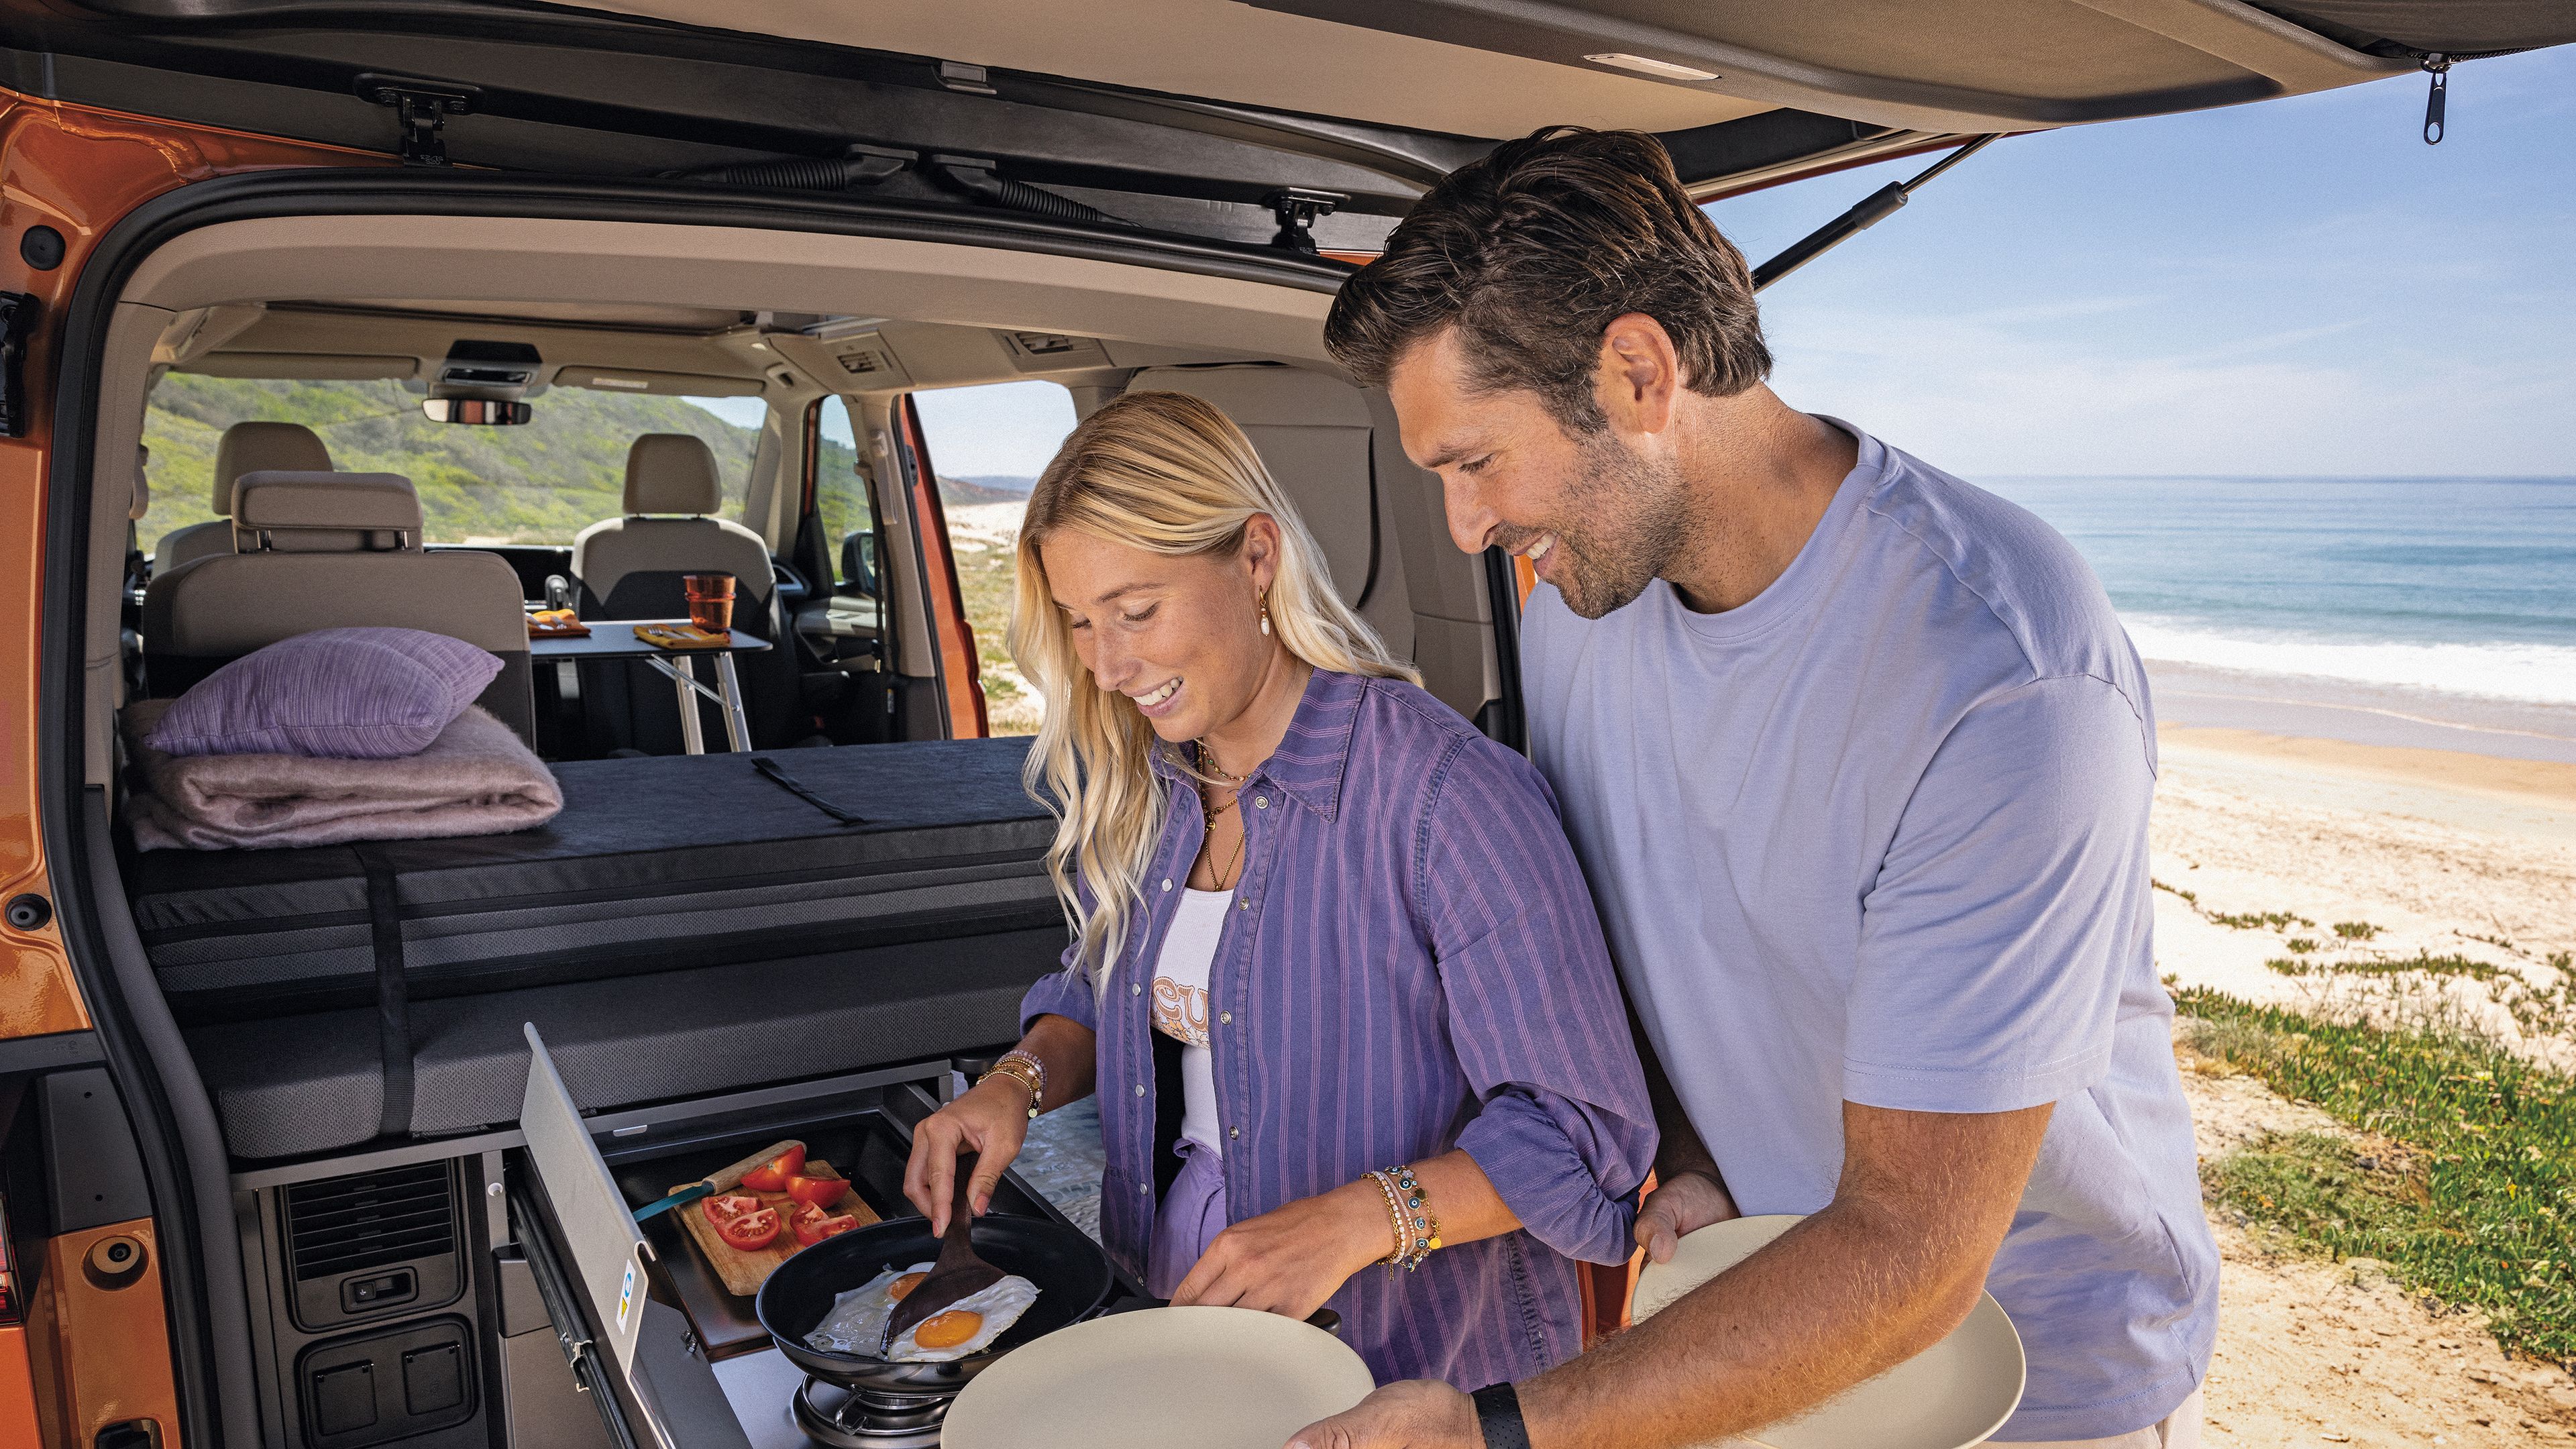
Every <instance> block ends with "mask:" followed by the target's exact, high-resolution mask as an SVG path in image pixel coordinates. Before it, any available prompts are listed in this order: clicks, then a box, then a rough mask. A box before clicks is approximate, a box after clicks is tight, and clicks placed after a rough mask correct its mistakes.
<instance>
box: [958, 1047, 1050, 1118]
mask: <svg viewBox="0 0 2576 1449" xmlns="http://www.w3.org/2000/svg"><path fill="white" fill-rule="evenodd" d="M995 1077H1008V1078H1009V1079H1011V1080H1012V1081H1014V1082H1017V1083H1019V1084H1020V1085H1021V1086H1022V1087H1025V1088H1027V1089H1028V1094H1029V1117H1030V1119H1031V1120H1035V1119H1036V1117H1037V1115H1038V1113H1039V1112H1040V1111H1042V1110H1044V1108H1045V1105H1046V1068H1045V1066H1043V1065H1037V1064H1033V1062H1032V1059H1031V1058H1029V1057H1027V1056H1023V1055H1013V1056H1007V1057H1004V1058H1002V1059H1001V1060H1000V1061H998V1062H995V1063H994V1064H993V1069H992V1070H991V1071H989V1072H986V1073H985V1074H984V1075H982V1076H980V1077H977V1078H976V1079H975V1085H976V1086H979V1087H980V1086H982V1085H984V1084H985V1083H986V1082H989V1081H991V1080H993V1079H994V1078H995Z"/></svg>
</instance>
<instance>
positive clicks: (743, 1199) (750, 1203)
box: [703, 1193, 760, 1228]
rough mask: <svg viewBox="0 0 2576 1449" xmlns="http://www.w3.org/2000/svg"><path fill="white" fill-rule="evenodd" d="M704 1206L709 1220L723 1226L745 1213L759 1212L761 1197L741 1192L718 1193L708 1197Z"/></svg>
mask: <svg viewBox="0 0 2576 1449" xmlns="http://www.w3.org/2000/svg"><path fill="white" fill-rule="evenodd" d="M703 1206H704V1207H705V1209H706V1214H707V1221H708V1222H711V1223H713V1224H715V1225H716V1226H717V1227H720V1228H721V1227H723V1226H724V1225H725V1224H727V1223H729V1222H732V1221H733V1220H734V1219H736V1218H738V1217H741V1216H742V1215H743V1214H745V1213H751V1212H758V1211H759V1210H760V1199H758V1198H756V1197H748V1196H745V1195H743V1194H741V1193H718V1194H716V1195H715V1196H714V1197H711V1198H708V1199H707V1200H706V1202H705V1203H704V1204H703Z"/></svg>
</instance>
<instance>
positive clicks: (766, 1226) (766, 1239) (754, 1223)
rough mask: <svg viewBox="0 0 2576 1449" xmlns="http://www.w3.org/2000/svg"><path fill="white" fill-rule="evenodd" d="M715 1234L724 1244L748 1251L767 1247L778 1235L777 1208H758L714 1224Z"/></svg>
mask: <svg viewBox="0 0 2576 1449" xmlns="http://www.w3.org/2000/svg"><path fill="white" fill-rule="evenodd" d="M716 1236H717V1237H719V1238H722V1239H724V1240H725V1246H727V1247H729V1248H734V1249H736V1250H738V1251H741V1252H745V1253H749V1252H753V1251H755V1250H757V1249H760V1248H766V1247H768V1246H769V1245H770V1244H771V1243H772V1242H774V1241H776V1239H777V1237H778V1209H776V1208H760V1209H758V1210H756V1211H753V1212H747V1213H744V1214H743V1215H742V1216H740V1217H737V1218H728V1219H726V1220H725V1221H723V1222H720V1223H717V1224H716Z"/></svg>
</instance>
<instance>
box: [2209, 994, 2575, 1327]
mask: <svg viewBox="0 0 2576 1449" xmlns="http://www.w3.org/2000/svg"><path fill="white" fill-rule="evenodd" d="M2404 969H2410V970H2421V969H2423V968H2422V967H2421V965H2420V964H2419V963H2414V962H2409V963H2404ZM2175 1002H2176V1006H2177V1009H2178V1010H2179V1011H2180V1012H2181V1013H2182V1014H2183V1016H2184V1017H2186V1018H2187V1019H2188V1020H2187V1021H2186V1023H2185V1025H2186V1035H2185V1040H2186V1041H2187V1042H2188V1043H2189V1044H2190V1045H2191V1046H2192V1047H2193V1049H2194V1050H2196V1051H2198V1052H2200V1053H2201V1054H2203V1055H2204V1056H2208V1057H2212V1058H2215V1059H2217V1060H2219V1061H2222V1062H2224V1063H2226V1064H2228V1065H2229V1066H2232V1067H2235V1068H2237V1069H2239V1070H2241V1071H2244V1072H2247V1073H2250V1074H2251V1075H2253V1076H2255V1077H2257V1078H2259V1079H2260V1080H2262V1081H2264V1082H2265V1083H2267V1084H2268V1085H2270V1086H2271V1087H2272V1089H2273V1090H2275V1091H2277V1092H2280V1093H2281V1094H2282V1095H2284V1096H2288V1097H2293V1098H2296V1099H2299V1100H2302V1101H2307V1102H2312V1103H2315V1104H2316V1105H2317V1106H2319V1107H2321V1108H2323V1109H2324V1110H2325V1111H2326V1112H2327V1113H2328V1114H2329V1115H2330V1116H2332V1117H2334V1118H2335V1119H2336V1120H2338V1121H2340V1122H2343V1123H2344V1124H2346V1125H2348V1126H2350V1127H2352V1128H2355V1129H2357V1130H2358V1131H2359V1132H2361V1133H2363V1134H2367V1136H2365V1137H2363V1138H2361V1139H2359V1140H2347V1139H2342V1138H2338V1137H2334V1136H2328V1135H2325V1134H2320V1133H2272V1134H2267V1135H2266V1136H2264V1137H2263V1138H2261V1139H2259V1140H2257V1141H2256V1142H2254V1143H2252V1144H2250V1145H2249V1146H2247V1147H2245V1148H2243V1149H2240V1150H2238V1151H2236V1152H2233V1153H2230V1154H2228V1155H2227V1156H2225V1157H2222V1158H2219V1159H2217V1160H2215V1161H2213V1162H2210V1163H2207V1164H2204V1165H2203V1167H2202V1170H2201V1176H2202V1181H2203V1185H2204V1186H2205V1187H2206V1189H2207V1190H2208V1193H2209V1196H2210V1198H2211V1199H2212V1201H2213V1202H2215V1203H2216V1204H2218V1205H2219V1206H2220V1207H2222V1208H2224V1209H2227V1210H2232V1211H2233V1212H2234V1213H2236V1214H2240V1215H2242V1216H2241V1219H2240V1220H2242V1221H2247V1222H2250V1223H2254V1224H2260V1225H2261V1226H2263V1227H2264V1228H2267V1229H2269V1230H2271V1231H2272V1232H2273V1233H2274V1234H2276V1235H2277V1236H2279V1237H2281V1238H2283V1239H2286V1240H2287V1241H2289V1242H2290V1243H2292V1244H2293V1245H2296V1246H2299V1247H2302V1248H2304V1249H2306V1250H2308V1251H2313V1252H2321V1253H2326V1254H2330V1255H2333V1256H2336V1257H2366V1258H2374V1259H2377V1260H2379V1261H2381V1262H2383V1263H2385V1264H2387V1265H2388V1267H2389V1270H2390V1271H2391V1272H2392V1273H2393V1274H2394V1275H2395V1276H2396V1277H2397V1279H2398V1280H2399V1281H2400V1282H2402V1283H2404V1284H2406V1285H2407V1287H2408V1288H2409V1289H2410V1290H2412V1291H2415V1292H2418V1293H2423V1294H2427V1295H2430V1296H2432V1297H2434V1298H2436V1299H2439V1300H2440V1301H2442V1302H2443V1303H2446V1304H2452V1305H2467V1306H2471V1307H2474V1308H2477V1309H2479V1310H2482V1311H2483V1312H2484V1313H2485V1314H2486V1316H2487V1320H2488V1323H2489V1325H2490V1327H2491V1328H2492V1329H2493V1331H2494V1333H2495V1336H2496V1339H2497V1341H2498V1342H2499V1343H2501V1344H2502V1345H2503V1346H2504V1347H2505V1348H2507V1349H2508V1350H2512V1351H2515V1352H2520V1353H2525V1354H2530V1355H2533V1356H2536V1357H2540V1358H2546V1359H2551V1360H2555V1361H2557V1362H2559V1363H2561V1364H2570V1365H2576V1262H2571V1260H2576V1227H2571V1225H2576V1078H2570V1077H2568V1076H2566V1075H2564V1074H2562V1073H2559V1072H2554V1071H2551V1070H2548V1069H2547V1068H2544V1067H2541V1066H2538V1065H2535V1064H2533V1063H2531V1062H2528V1061H2525V1060H2523V1059H2522V1058H2520V1057H2518V1056H2515V1055H2514V1054H2512V1053H2511V1052H2508V1051H2506V1050H2504V1049H2503V1048H2501V1047H2499V1046H2497V1045H2495V1044H2493V1043H2491V1042H2488V1041H2485V1040H2482V1039H2480V1038H2478V1037H2476V1036H2474V1035H2472V1034H2469V1033H2465V1032H2459V1031H2453V1030H2448V1029H2443V1028H2440V1027H2434V1026H2428V1027H2424V1028H2421V1029H2390V1028H2386V1027H2380V1026H2372V1025H2368V1024H2363V1023H2358V1022H2352V1023H2346V1022H2335V1021H2328V1020H2322V1019H2319V1018H2316V1017H2311V1016H2308V1015H2305V1014H2303V1013H2300V1012H2296V1011H2291V1010H2286V1009H2283V1008H2280V1007H2270V1006H2258V1005H2255V1004H2253V1003H2250V1002H2247V1001H2244V1000H2242V999H2240V998H2237V997H2234V996H2230V995H2227V994H2226V993H2224V992H2218V991H2212V990H2209V989H2208V988H2205V987H2187V988H2183V989H2181V990H2179V991H2177V992H2176V993H2175ZM2383 1144H2384V1145H2383Z"/></svg>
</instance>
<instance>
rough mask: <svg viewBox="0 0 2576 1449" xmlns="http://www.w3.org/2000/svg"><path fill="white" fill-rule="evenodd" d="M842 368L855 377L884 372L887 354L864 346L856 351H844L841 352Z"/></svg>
mask: <svg viewBox="0 0 2576 1449" xmlns="http://www.w3.org/2000/svg"><path fill="white" fill-rule="evenodd" d="M841 370H842V371H843V372H846V373H849V374H851V375H852V376H854V377H865V376H867V375H868V374H870V373H872V372H883V371H885V370H886V360H885V354H883V353H881V352H877V351H874V350H872V349H869V348H864V347H863V348H860V349H858V350H857V351H855V352H844V353H842V354H841Z"/></svg>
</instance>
